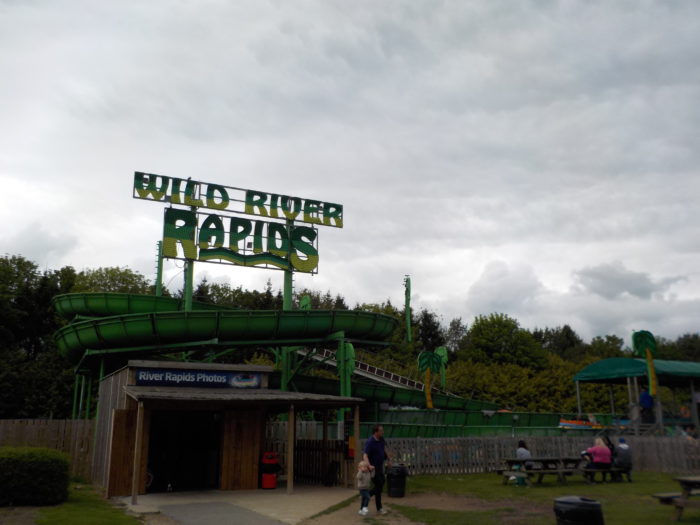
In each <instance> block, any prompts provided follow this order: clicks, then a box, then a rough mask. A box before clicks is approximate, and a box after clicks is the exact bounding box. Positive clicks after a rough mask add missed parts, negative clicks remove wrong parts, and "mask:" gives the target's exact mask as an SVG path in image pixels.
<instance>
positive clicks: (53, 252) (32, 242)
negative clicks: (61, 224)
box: [2, 222, 78, 267]
mask: <svg viewBox="0 0 700 525" xmlns="http://www.w3.org/2000/svg"><path fill="white" fill-rule="evenodd" d="M2 245H3V247H4V251H5V252H6V253H8V254H16V255H22V256H23V257H26V258H27V259H29V260H31V261H34V262H36V263H37V264H38V265H39V266H40V267H46V266H47V265H50V266H51V267H55V266H56V263H57V262H58V261H60V260H61V259H62V258H63V257H64V256H65V255H66V254H68V253H70V252H71V251H72V250H73V249H74V248H75V247H76V246H77V245H78V238H77V237H76V236H74V235H60V234H56V233H54V232H51V231H48V230H46V229H45V228H44V226H42V225H41V224H40V223H38V222H32V223H31V224H27V225H25V226H24V227H22V228H21V229H20V230H17V231H16V232H15V233H14V234H11V235H9V236H8V237H6V238H4V239H3V242H2Z"/></svg>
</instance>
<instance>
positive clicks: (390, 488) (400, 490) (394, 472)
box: [386, 463, 408, 498]
mask: <svg viewBox="0 0 700 525" xmlns="http://www.w3.org/2000/svg"><path fill="white" fill-rule="evenodd" d="M406 476H408V469H407V468H406V466H405V465H402V464H401V463H399V464H398V465H392V466H391V467H390V468H389V471H388V472H387V473H386V487H387V492H388V493H389V496H390V497H392V498H403V497H404V496H405V495H406Z"/></svg>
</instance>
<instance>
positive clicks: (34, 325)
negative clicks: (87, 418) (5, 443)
mask: <svg viewBox="0 0 700 525" xmlns="http://www.w3.org/2000/svg"><path fill="white" fill-rule="evenodd" d="M74 278H75V270H73V269H72V268H71V267H65V268H61V269H60V270H57V271H45V272H40V271H39V270H38V268H37V266H36V264H34V263H33V262H31V261H29V260H27V259H25V258H24V257H21V256H17V255H15V256H5V257H2V258H0V385H2V388H1V389H0V418H19V417H22V418H24V417H49V416H54V417H66V416H67V415H68V411H69V409H70V401H71V396H70V390H71V386H72V381H73V373H72V369H71V367H70V365H69V364H68V363H66V362H65V361H64V360H63V359H62V357H61V356H59V355H58V353H57V350H56V346H55V344H54V342H53V333H54V332H55V331H56V330H57V329H58V328H59V327H60V326H61V323H62V321H60V320H59V319H57V317H56V316H55V314H54V310H53V305H52V299H53V297H54V296H55V295H59V294H62V293H66V292H67V291H68V290H69V289H70V288H71V287H72V286H73V283H74Z"/></svg>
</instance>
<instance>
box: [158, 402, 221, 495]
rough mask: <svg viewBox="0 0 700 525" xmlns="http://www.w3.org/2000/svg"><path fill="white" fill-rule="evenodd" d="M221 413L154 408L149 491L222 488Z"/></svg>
mask: <svg viewBox="0 0 700 525" xmlns="http://www.w3.org/2000/svg"><path fill="white" fill-rule="evenodd" d="M220 448H221V414H220V413H219V412H207V411H186V412H179V411H165V410H164V411H154V412H153V413H152V415H151V429H150V441H149V446H148V472H149V481H150V485H149V487H148V489H147V490H148V492H165V491H180V490H203V489H217V488H219V463H220V459H219V457H220V456H219V451H220Z"/></svg>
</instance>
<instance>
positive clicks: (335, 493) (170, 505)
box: [119, 486, 359, 525]
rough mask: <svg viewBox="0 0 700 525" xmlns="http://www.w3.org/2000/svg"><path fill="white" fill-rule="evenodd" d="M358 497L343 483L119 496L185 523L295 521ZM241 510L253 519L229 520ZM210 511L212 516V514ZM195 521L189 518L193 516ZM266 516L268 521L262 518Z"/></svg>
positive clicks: (142, 510) (272, 524)
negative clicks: (291, 489) (135, 498)
mask: <svg viewBox="0 0 700 525" xmlns="http://www.w3.org/2000/svg"><path fill="white" fill-rule="evenodd" d="M355 496H357V497H359V496H358V495H357V491H356V490H353V489H346V488H340V487H303V486H301V487H299V486H297V487H295V488H294V494H287V493H286V491H285V490H283V489H282V490H280V489H276V490H209V491H201V492H163V493H158V494H145V495H142V496H139V497H138V504H137V505H131V498H129V497H125V498H119V500H120V501H121V502H122V503H123V504H124V505H126V507H127V508H128V509H129V510H130V511H132V512H135V513H137V514H149V513H156V512H162V513H163V514H164V515H166V516H168V517H171V518H172V519H174V520H175V521H178V522H180V523H181V524H182V525H189V524H190V523H192V524H194V523H196V524H197V525H220V524H228V523H231V524H233V523H235V524H237V525H238V524H241V525H248V524H250V525H279V524H280V522H281V523H282V524H285V525H296V524H297V523H299V522H301V521H303V520H305V519H306V518H309V517H311V516H314V515H315V514H318V513H319V512H322V511H324V510H326V509H327V508H328V507H332V506H333V505H335V504H337V503H340V502H341V501H345V500H346V499H348V498H351V497H355ZM234 512H238V513H239V514H240V515H241V516H244V515H245V516H247V517H248V518H250V519H251V520H255V519H257V520H258V521H249V522H245V521H242V518H241V519H235V520H228V521H226V520H227V519H228V517H231V516H233V514H232V513H234ZM209 514H211V518H209V517H208V516H209ZM192 516H194V519H195V521H187V520H191V519H193V518H192ZM260 520H267V521H260Z"/></svg>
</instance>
